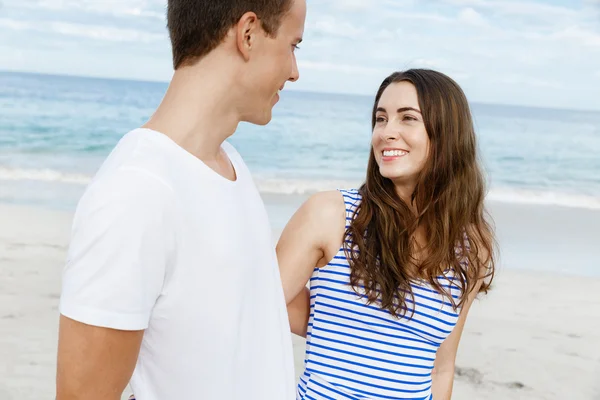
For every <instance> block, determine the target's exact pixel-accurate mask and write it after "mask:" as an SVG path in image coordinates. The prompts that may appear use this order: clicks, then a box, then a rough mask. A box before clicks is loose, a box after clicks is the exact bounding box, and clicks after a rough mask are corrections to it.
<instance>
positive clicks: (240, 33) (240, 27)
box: [234, 11, 262, 61]
mask: <svg viewBox="0 0 600 400" xmlns="http://www.w3.org/2000/svg"><path fill="white" fill-rule="evenodd" d="M234 29H235V34H236V44H237V48H238V51H239V52H240V54H241V55H242V57H244V60H245V61H248V60H249V59H250V53H251V52H252V48H253V46H255V44H256V40H257V38H258V35H259V33H260V31H261V29H262V28H261V23H260V20H259V19H258V16H257V15H256V14H255V13H253V12H251V11H249V12H247V13H245V14H244V15H242V18H240V20H239V21H238V23H237V24H236V25H235V28H234Z"/></svg>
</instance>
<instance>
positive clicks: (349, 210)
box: [340, 189, 361, 228]
mask: <svg viewBox="0 0 600 400" xmlns="http://www.w3.org/2000/svg"><path fill="white" fill-rule="evenodd" d="M340 192H341V193H342V195H343V196H344V204H345V205H346V228H348V227H350V222H352V219H353V218H354V215H355V212H356V210H357V209H358V206H359V205H360V200H361V196H360V193H359V192H358V190H357V189H351V190H340Z"/></svg>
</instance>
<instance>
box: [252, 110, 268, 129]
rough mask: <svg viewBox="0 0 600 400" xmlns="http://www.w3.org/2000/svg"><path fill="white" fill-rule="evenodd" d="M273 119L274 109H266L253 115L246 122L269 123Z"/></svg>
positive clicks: (255, 123)
mask: <svg viewBox="0 0 600 400" xmlns="http://www.w3.org/2000/svg"><path fill="white" fill-rule="evenodd" d="M271 119H273V112H272V110H268V111H265V112H264V113H262V114H260V115H259V114H256V115H253V116H251V117H250V118H248V119H246V122H248V123H251V124H254V125H261V126H264V125H267V124H268V123H269V122H271Z"/></svg>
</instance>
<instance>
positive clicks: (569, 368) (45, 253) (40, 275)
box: [0, 196, 600, 400]
mask: <svg viewBox="0 0 600 400" xmlns="http://www.w3.org/2000/svg"><path fill="white" fill-rule="evenodd" d="M265 200H266V202H267V205H268V209H269V212H270V214H271V216H272V223H273V229H274V232H275V236H277V234H278V233H279V232H280V230H281V228H282V226H283V224H284V223H285V221H286V220H287V218H289V216H290V215H291V213H292V212H293V210H294V209H295V207H297V205H299V203H300V202H301V201H302V197H300V196H299V197H293V196H287V197H286V198H285V199H283V198H282V197H281V196H280V197H277V196H265ZM491 209H492V214H493V216H494V218H495V220H496V224H497V227H498V236H499V239H500V243H501V246H502V252H503V257H502V263H501V264H502V267H501V268H500V270H499V273H498V275H497V280H496V283H495V287H494V289H493V291H492V292H491V293H490V294H489V295H488V296H486V297H483V298H482V299H481V300H479V301H477V302H476V303H475V304H474V305H473V307H472V310H471V313H470V315H469V318H468V321H467V325H466V328H465V332H464V334H463V339H462V342H461V345H460V349H459V353H458V358H457V362H456V365H457V371H456V380H455V388H454V396H453V398H454V399H493V400H500V399H573V400H576V399H582V400H583V399H587V400H589V399H600V345H599V343H600V329H599V328H600V291H599V290H598V288H599V287H600V261H599V260H600V249H599V248H598V247H597V246H595V244H597V241H598V238H600V211H598V210H585V209H570V208H565V207H553V206H544V207H542V206H536V205H516V204H503V203H502V204H500V203H499V204H493V205H492V207H491ZM71 218H72V215H71V213H68V212H60V211H50V210H44V209H38V208H30V207H24V206H13V205H0V221H2V224H0V400H17V399H18V400H38V399H49V398H53V396H54V374H55V359H56V344H57V327H58V324H57V323H58V311H57V304H58V298H59V294H60V278H61V272H62V268H63V263H64V259H65V252H66V250H67V246H68V243H69V233H70V224H71ZM294 343H295V354H296V367H297V373H298V374H299V373H300V372H301V367H302V360H303V340H302V339H300V338H297V337H294Z"/></svg>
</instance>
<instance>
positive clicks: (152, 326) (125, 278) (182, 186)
mask: <svg viewBox="0 0 600 400" xmlns="http://www.w3.org/2000/svg"><path fill="white" fill-rule="evenodd" d="M223 149H224V150H225V151H226V153H227V154H228V156H229V158H230V160H231V162H232V164H233V166H234V168H235V171H236V174H237V179H236V181H230V180H227V179H226V178H224V177H222V176H220V175H219V174H217V173H216V172H215V171H213V170H212V169H210V168H209V167H208V166H207V165H206V164H204V163H202V162H201V161H200V160H199V159H197V158H196V157H194V156H192V155H191V154H190V153H188V152H187V151H185V150H184V149H183V148H181V147H179V146H178V145H177V144H176V143H175V142H173V141H172V140H171V139H169V138H168V137H167V136H165V135H163V134H161V133H159V132H155V131H152V130H148V129H136V130H134V131H132V132H129V133H128V134H127V135H125V137H124V138H123V139H122V140H121V141H120V142H119V144H118V145H117V146H116V148H115V149H114V150H113V151H112V153H111V154H110V156H109V157H108V158H107V160H106V161H105V162H104V164H103V165H102V167H101V169H100V170H99V172H98V173H97V175H96V177H95V178H94V180H93V181H92V183H91V184H90V186H89V187H88V188H87V190H86V192H85V194H84V195H83V197H82V198H81V200H80V202H79V205H78V207H77V211H76V214H75V217H74V222H73V232H72V240H71V244H70V248H69V253H68V260H67V265H66V268H65V271H64V276H63V288H62V296H61V301H60V312H61V313H62V314H63V315H65V316H67V317H69V318H71V319H74V320H77V321H80V322H83V323H85V324H88V325H94V326H101V327H108V328H114V329H121V330H142V329H145V333H144V338H143V342H142V346H141V350H140V354H139V358H138V362H137V365H136V368H135V372H134V374H133V377H132V379H131V387H132V389H133V392H134V393H135V396H136V398H137V399H138V400H166V399H179V398H181V399H183V398H193V399H207V400H208V399H210V400H213V399H214V400H229V399H231V400H233V399H235V400H237V399H255V400H259V399H260V400H285V399H293V398H295V397H294V392H295V388H294V386H295V384H294V370H293V368H294V366H293V356H292V342H291V334H290V330H289V325H288V319H287V311H286V307H285V300H284V296H283V289H282V286H281V281H280V276H279V269H278V266H277V257H276V254H275V246H274V243H273V238H272V233H271V229H270V226H269V222H268V218H267V213H266V210H265V207H264V204H263V202H262V200H261V198H260V195H259V193H258V191H257V189H256V187H255V185H254V183H253V181H252V178H251V176H250V173H249V171H248V169H247V167H246V166H245V164H244V162H243V160H242V159H241V157H240V156H239V154H238V153H237V152H236V151H235V149H234V148H233V147H232V146H231V145H230V144H228V143H224V144H223Z"/></svg>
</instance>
